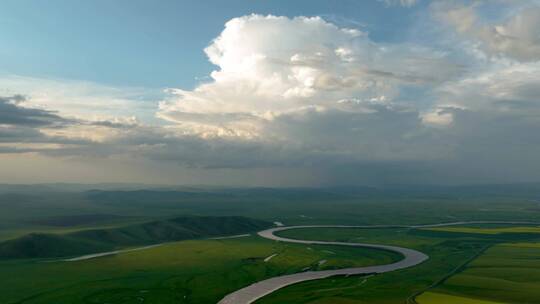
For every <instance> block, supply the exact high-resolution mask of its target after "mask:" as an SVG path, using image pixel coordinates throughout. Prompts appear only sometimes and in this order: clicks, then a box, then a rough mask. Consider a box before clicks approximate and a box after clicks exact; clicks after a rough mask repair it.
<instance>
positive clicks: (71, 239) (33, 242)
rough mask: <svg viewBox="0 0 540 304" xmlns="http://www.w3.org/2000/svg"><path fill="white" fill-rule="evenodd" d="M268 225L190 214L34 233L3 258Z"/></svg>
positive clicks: (2, 250) (8, 246)
mask: <svg viewBox="0 0 540 304" xmlns="http://www.w3.org/2000/svg"><path fill="white" fill-rule="evenodd" d="M269 226H271V224H270V223H268V222H264V221H260V220H255V219H250V218H246V217H239V216H220V217H212V216H205V217H195V216H189V217H177V218H173V219H167V220H161V221H152V222H147V223H141V224H134V225H128V226H124V227H118V228H103V229H93V230H82V231H76V232H71V233H66V234H46V233H32V234H28V235H25V236H23V237H20V238H16V239H13V240H8V241H4V242H2V243H0V258H50V257H62V256H71V255H79V254H86V253H95V252H101V251H106V250H112V249H116V248H121V247H129V246H139V245H148V244H155V243H161V242H167V241H180V240H187V239H195V238H204V237H213V236H226V235H235V234H242V233H247V232H252V231H257V230H260V229H263V228H266V227H269Z"/></svg>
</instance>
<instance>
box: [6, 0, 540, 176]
mask: <svg viewBox="0 0 540 304" xmlns="http://www.w3.org/2000/svg"><path fill="white" fill-rule="evenodd" d="M539 37H540V0H523V1H508V0H432V1H429V0H372V1H368V0H366V1H353V0H341V1H284V0H279V1H278V0H276V1H237V0H236V1H164V0H163V1H142V0H136V1H127V0H117V1H105V0H95V1H67V0H65V1H64V0H54V1H38V0H24V1H13V0H6V1H3V2H2V7H1V9H0V45H1V47H0V167H2V169H3V170H0V182H10V183H15V182H17V183H28V182H66V181H67V182H144V183H154V184H155V183H166V184H214V185H235V186H238V185H240V186H246V185H249V186H260V185H264V186H318V185H351V184H363V185H365V184H369V185H373V184H375V185H377V184H386V183H393V184H396V183H416V184H418V183H435V184H460V183H495V182H496V183H505V182H522V181H523V182H531V181H540V173H539V172H540V140H539V137H538V132H537V130H539V129H540V120H539V119H538V117H540V102H539V101H538V96H540V39H539Z"/></svg>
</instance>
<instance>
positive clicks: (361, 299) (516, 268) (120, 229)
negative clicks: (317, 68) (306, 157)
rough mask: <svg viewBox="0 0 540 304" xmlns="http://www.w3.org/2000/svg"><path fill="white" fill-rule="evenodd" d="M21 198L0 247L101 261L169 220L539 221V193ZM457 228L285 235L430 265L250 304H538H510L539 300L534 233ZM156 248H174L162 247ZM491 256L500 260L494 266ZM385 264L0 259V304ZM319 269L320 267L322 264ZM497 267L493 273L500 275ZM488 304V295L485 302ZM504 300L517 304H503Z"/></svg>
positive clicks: (252, 244) (356, 259)
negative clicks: (25, 245) (377, 247)
mask: <svg viewBox="0 0 540 304" xmlns="http://www.w3.org/2000/svg"><path fill="white" fill-rule="evenodd" d="M10 189H11V188H10ZM28 189H33V188H31V187H30V188H25V189H24V191H23V192H19V193H6V192H2V191H0V210H2V212H0V242H1V241H5V240H13V239H17V238H20V237H21V236H24V235H28V234H30V233H34V236H35V235H36V234H37V235H38V236H43V234H45V235H47V236H51V235H52V236H58V235H60V236H66V235H67V236H68V237H70V238H71V237H72V238H75V239H76V240H79V241H80V240H81V239H86V240H90V241H91V242H92V244H93V245H95V244H96V242H97V243H99V244H101V245H103V244H105V246H104V247H103V248H102V249H103V250H106V251H108V250H110V249H117V248H123V247H131V246H140V245H146V244H149V243H155V238H154V237H153V236H152V235H146V234H145V233H141V229H139V228H134V227H140V225H141V224H144V223H152V222H154V223H155V222H162V221H167V220H170V219H173V218H176V217H179V216H237V215H239V216H247V217H251V218H254V219H258V220H263V221H266V222H273V221H279V222H282V223H284V224H285V225H301V224H351V225H354V224H358V225H370V224H401V225H406V224H428V223H440V222H453V221H467V220H499V221H504V220H512V221H538V222H540V201H538V197H540V186H538V187H536V188H535V187H532V188H527V187H525V188H523V187H516V188H512V187H510V188H504V187H498V186H497V187H480V188H479V189H477V188H473V189H472V188H460V187H457V188H455V187H453V188H443V189H438V188H433V189H427V190H419V189H412V190H409V189H406V190H403V189H393V190H392V189H391V190H384V189H383V190H381V189H372V188H366V189H316V190H310V189H283V190H281V189H264V188H260V189H180V190H178V189H173V190H166V191H162V190H136V191H84V192H81V191H79V192H76V191H70V192H61V191H58V190H57V189H56V188H55V190H54V191H49V190H47V191H45V192H43V191H42V190H40V191H41V192H40V191H37V192H36V191H27V190H28ZM10 191H11V190H10ZM166 226H168V225H166ZM156 228H157V229H156V230H157V231H160V233H159V234H161V233H162V232H163V230H162V229H161V228H162V226H161V225H156ZM453 228H455V229H458V230H450V231H448V230H446V228H445V229H432V230H421V229H405V228H399V229H302V230H290V231H284V232H282V233H283V234H284V235H285V236H287V237H293V238H294V237H297V238H303V239H313V240H327V241H333V240H338V241H345V242H347V241H349V242H367V243H370V242H372V243H379V244H390V245H398V246H403V247H410V248H414V249H417V250H420V251H422V252H424V253H427V254H428V255H429V256H430V259H429V260H428V261H427V262H426V263H423V264H421V265H419V266H418V267H414V268H411V269H405V270H401V271H396V272H391V273H386V274H382V275H376V276H367V277H362V276H360V277H347V278H345V277H336V278H330V279H326V280H319V281H313V282H305V283H302V284H297V285H293V286H290V287H288V288H285V289H283V290H280V291H278V292H276V293H274V294H271V295H269V296H267V297H265V298H263V299H261V300H260V301H259V302H258V303H266V304H269V303H274V304H277V303H280V304H282V303H327V304H351V303H357V304H358V303H364V304H365V303H370V304H396V303H413V302H412V301H413V300H412V299H413V296H414V295H416V294H420V296H419V297H418V299H419V300H420V301H427V300H426V297H428V296H430V297H439V298H436V299H435V301H437V300H438V301H442V300H441V299H440V297H441V296H443V297H445V298H446V299H452V297H458V299H459V298H466V299H472V300H475V301H479V300H482V301H492V302H500V303H537V302H534V301H533V302H531V300H530V299H525V298H519V297H518V296H519V295H520V294H521V295H522V296H523V294H528V295H530V296H531V297H536V296H537V294H536V293H535V292H536V291H535V290H540V288H538V286H537V285H536V284H537V283H536V282H537V281H538V279H537V277H536V272H535V269H538V264H537V259H536V260H535V259H534V256H535V255H536V256H538V252H537V251H536V250H539V248H540V246H539V245H537V244H536V243H534V242H537V243H538V242H540V234H539V233H537V232H536V229H538V228H537V227H521V228H518V227H515V226H506V225H500V226H493V225H471V226H467V227H453ZM143 230H144V229H143ZM150 230H153V229H150ZM89 231H90V232H89ZM95 231H107V233H105V235H111V236H115V237H113V238H112V239H111V240H112V241H105V242H103V238H101V237H98V238H97V241H96V242H95V240H94V237H95V236H96V234H95ZM124 232H126V233H127V234H129V235H134V236H135V238H134V240H136V241H134V242H132V241H129V242H125V243H122V242H120V243H119V242H118V240H119V239H118V238H117V237H118V234H121V235H123V234H124ZM486 232H487V233H486ZM217 234H220V235H221V233H217ZM232 234H240V233H232ZM164 235H167V234H166V233H165V234H164ZM202 235H203V234H199V235H198V237H202ZM204 235H208V236H212V235H214V234H204ZM120 239H123V238H120ZM158 239H160V238H158ZM162 240H163V241H169V240H173V239H171V238H168V237H164V238H162ZM49 244H50V243H49ZM502 244H505V245H502ZM45 247H47V246H45ZM68 247H69V246H68ZM514 247H515V248H514ZM72 248H73V247H72ZM486 248H489V249H488V250H487V252H486V254H485V255H482V256H481V257H480V258H478V259H474V260H473V262H472V263H470V264H466V262H467V261H469V260H471V259H472V258H474V257H476V256H477V255H478V254H479V253H482V252H483V250H484V249H486ZM83 249H84V248H83ZM95 250H96V249H95V248H94V249H93V251H95ZM82 251H87V249H84V250H81V251H80V252H81V253H82ZM100 251H101V249H100ZM497 251H499V253H497ZM85 253H86V252H85ZM276 253H277V255H276V256H274V257H273V258H272V259H270V260H269V261H268V262H266V263H265V262H264V259H265V258H267V257H269V256H271V255H273V254H276ZM493 253H497V254H496V255H494V256H493V255H490V254H493ZM62 254H65V252H64V253H62ZM520 254H522V255H521V256H520ZM22 256H24V255H19V258H20V257H22ZM38 256H40V255H38ZM41 256H43V255H41ZM486 256H487V257H488V259H487V260H485V264H484V265H483V266H481V264H476V263H478V262H479V261H482V260H483V259H485V258H486ZM27 257H29V256H27ZM395 258H396V257H395V256H392V254H391V253H388V252H381V251H376V252H373V251H369V250H367V251H364V250H359V249H343V248H339V247H325V248H322V247H319V246H312V247H311V249H308V248H307V247H305V246H304V247H302V246H300V245H293V244H280V243H275V242H270V241H267V240H262V239H259V238H257V237H255V236H252V237H248V238H241V239H230V240H193V241H191V240H190V241H182V242H175V243H170V244H167V245H164V246H161V247H156V248H151V249H148V250H144V251H136V252H130V253H125V254H119V255H116V256H109V257H103V258H98V259H94V260H88V261H80V262H72V263H67V262H58V261H57V262H51V259H50V258H48V259H43V258H39V259H16V260H6V259H3V260H2V259H0V281H1V282H2V284H0V303H2V304H4V303H7V304H15V303H25V304H27V303H30V304H32V303H33V304H37V303H40V304H64V303H65V304H67V303H69V304H82V303H84V304H97V303H111V304H120V303H140V302H141V301H142V300H144V303H164V304H166V303H215V302H216V301H217V300H218V299H219V298H221V297H222V296H223V295H225V294H226V293H228V292H231V291H234V290H236V289H238V288H240V287H243V286H245V285H247V284H249V283H252V282H255V281H258V280H261V279H264V278H268V277H272V276H275V275H280V274H285V273H292V272H297V271H301V270H302V269H305V268H307V267H310V268H311V269H324V268H340V267H351V266H355V265H371V264H385V263H388V262H390V261H392V260H394V259H395ZM321 260H327V262H326V263H324V264H322V265H319V261H321ZM498 263H502V264H500V265H502V266H497V265H499V264H498ZM505 263H506V264H505ZM526 268H529V269H526ZM527 284H529V285H527ZM486 286H487V287H486ZM491 286H494V287H493V288H491ZM490 288H491V289H490ZM504 288H506V289H504ZM495 289H501V290H502V291H501V294H498V293H497V292H492V291H493V290H495ZM530 290H533V291H532V292H531V291H530ZM426 291H427V292H426ZM490 294H491V295H493V296H491V297H489V296H487V295H490ZM504 295H506V298H505V297H504ZM510 297H513V298H512V299H511V300H510ZM432 301H433V300H432ZM437 303H438V302H437ZM441 303H444V302H441ZM460 303H462V302H460ZM480 303H481V302H480ZM421 304H424V303H421ZM428 304H431V303H428ZM482 304H483V303H482Z"/></svg>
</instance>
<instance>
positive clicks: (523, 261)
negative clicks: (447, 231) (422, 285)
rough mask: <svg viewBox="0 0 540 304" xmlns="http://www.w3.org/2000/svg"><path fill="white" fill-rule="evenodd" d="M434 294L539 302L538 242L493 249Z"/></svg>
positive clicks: (424, 299)
mask: <svg viewBox="0 0 540 304" xmlns="http://www.w3.org/2000/svg"><path fill="white" fill-rule="evenodd" d="M433 292H436V293H438V294H444V295H452V296H460V297H470V298H473V299H479V300H483V301H493V302H497V303H499V302H500V303H531V304H533V303H539V299H540V243H510V244H500V245H496V246H493V247H492V248H490V249H488V250H487V251H486V252H485V253H484V254H483V255H481V256H480V257H479V258H478V259H476V260H474V261H473V262H472V263H470V264H469V265H468V266H467V268H466V269H464V271H462V272H460V273H459V274H456V275H455V276H452V277H451V278H449V279H448V280H447V281H446V282H445V283H444V284H442V285H441V286H439V287H437V288H436V289H434V290H433ZM430 299H431V296H429V295H428V296H424V295H422V296H420V297H419V298H418V302H419V303H420V304H426V303H427V304H431V303H435V302H433V301H431V300H430ZM448 303H456V304H457V303H459V302H448ZM479 303H483V302H479ZM488 303H490V302H488Z"/></svg>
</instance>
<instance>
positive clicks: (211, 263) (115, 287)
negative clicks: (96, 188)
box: [0, 236, 401, 304]
mask: <svg viewBox="0 0 540 304" xmlns="http://www.w3.org/2000/svg"><path fill="white" fill-rule="evenodd" d="M274 254H275V256H274V257H273V258H271V259H270V260H268V261H266V262H265V259H266V258H268V257H270V256H271V255H274ZM400 258H401V257H400V256H399V255H397V254H392V253H389V252H384V251H378V250H352V249H350V248H342V247H333V246H309V247H307V246H302V245H294V244H283V243H278V242H273V241H269V240H264V239H261V238H259V237H255V236H251V237H243V238H237V239H224V240H193V241H182V242H175V243H169V244H164V245H162V246H159V247H154V248H151V249H147V250H141V251H135V252H129V253H122V254H117V255H114V256H107V257H101V258H96V259H90V260H83V261H78V262H65V261H59V260H43V259H39V260H10V261H3V262H0V269H2V271H1V272H0V280H1V281H2V284H1V287H0V303H13V304H15V303H25V304H26V303H28V304H30V303H36V304H37V303H56V304H62V303H66V304H68V303H69V304H74V303H88V304H90V303H138V302H137V301H140V302H142V301H144V303H215V302H217V301H218V300H219V299H220V298H222V297H223V296H224V295H225V294H227V293H229V292H232V291H234V290H236V289H238V288H241V287H243V286H245V285H247V284H250V283H253V282H256V281H259V280H262V279H265V278H270V277H273V276H277V275H282V274H288V273H295V272H298V271H302V270H307V269H310V270H322V269H333V268H343V267H354V266H365V265H375V264H386V263H391V262H393V261H396V260H399V259H400ZM324 260H326V262H325V263H324V264H320V262H321V261H324Z"/></svg>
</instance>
